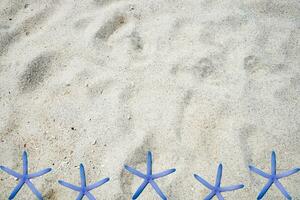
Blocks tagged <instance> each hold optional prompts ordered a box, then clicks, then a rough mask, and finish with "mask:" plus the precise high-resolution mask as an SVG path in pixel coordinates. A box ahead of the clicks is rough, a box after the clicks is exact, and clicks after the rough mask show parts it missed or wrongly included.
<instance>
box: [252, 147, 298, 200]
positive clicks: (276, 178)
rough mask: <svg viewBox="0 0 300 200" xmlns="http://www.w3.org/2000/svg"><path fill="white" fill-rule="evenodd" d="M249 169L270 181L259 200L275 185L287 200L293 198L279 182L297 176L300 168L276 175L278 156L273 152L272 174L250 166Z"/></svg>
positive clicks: (260, 194)
mask: <svg viewBox="0 0 300 200" xmlns="http://www.w3.org/2000/svg"><path fill="white" fill-rule="evenodd" d="M249 169H250V170H251V171H252V172H254V173H256V174H258V175H261V176H262V177H264V178H267V179H269V181H268V183H267V184H266V185H265V186H264V187H263V189H262V191H261V192H260V193H259V195H258V197H257V199H262V198H263V197H264V195H265V194H266V193H267V191H268V190H269V188H270V187H271V186H272V184H273V183H274V184H275V185H276V187H277V188H278V189H279V190H280V192H281V193H282V194H283V195H284V196H285V197H286V198H287V199H292V197H291V196H290V195H289V193H288V192H287V191H286V190H285V188H284V187H283V185H282V184H281V183H280V182H279V179H281V178H284V177H287V176H290V175H292V174H295V173H297V172H299V171H300V168H295V169H292V170H289V171H286V172H283V173H280V174H277V173H276V154H275V152H274V151H272V156H271V174H267V173H265V172H263V171H261V170H259V169H257V168H255V167H253V166H251V165H250V166H249Z"/></svg>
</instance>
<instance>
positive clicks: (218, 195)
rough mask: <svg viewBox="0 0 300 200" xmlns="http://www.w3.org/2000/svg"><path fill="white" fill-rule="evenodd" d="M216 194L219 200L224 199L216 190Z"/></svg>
mask: <svg viewBox="0 0 300 200" xmlns="http://www.w3.org/2000/svg"><path fill="white" fill-rule="evenodd" d="M216 195H217V197H218V199H219V200H224V197H223V196H222V195H221V193H220V192H217V193H216Z"/></svg>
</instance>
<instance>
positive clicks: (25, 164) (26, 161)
mask: <svg viewBox="0 0 300 200" xmlns="http://www.w3.org/2000/svg"><path fill="white" fill-rule="evenodd" d="M22 159H23V174H28V157H27V152H26V151H24V152H23V155H22Z"/></svg>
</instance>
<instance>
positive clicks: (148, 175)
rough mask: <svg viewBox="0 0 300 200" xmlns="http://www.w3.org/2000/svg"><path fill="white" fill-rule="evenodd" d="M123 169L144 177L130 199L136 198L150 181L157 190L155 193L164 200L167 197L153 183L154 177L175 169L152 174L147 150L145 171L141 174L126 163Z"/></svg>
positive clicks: (162, 175)
mask: <svg viewBox="0 0 300 200" xmlns="http://www.w3.org/2000/svg"><path fill="white" fill-rule="evenodd" d="M125 169H126V170H128V171H129V172H130V173H132V174H134V175H136V176H138V177H140V178H142V179H144V182H143V183H142V184H141V185H140V187H139V188H138V189H137V191H136V192H135V193H134V195H133V197H132V199H137V198H138V197H139V196H140V194H141V193H142V192H143V190H144V189H145V188H146V186H147V185H148V184H149V183H150V185H151V186H152V187H153V189H154V190H155V191H156V192H157V194H158V195H159V196H160V197H161V198H162V199H163V200H166V199H167V197H166V196H165V195H164V193H163V192H162V191H161V190H160V188H159V187H158V185H157V184H156V183H155V181H154V180H155V179H158V178H161V177H164V176H167V175H169V174H171V173H173V172H175V171H176V169H168V170H166V171H163V172H160V173H157V174H153V173H152V154H151V152H150V151H149V152H148V154H147V173H146V174H143V173H142V172H140V171H138V170H136V169H133V168H131V167H129V166H127V165H125Z"/></svg>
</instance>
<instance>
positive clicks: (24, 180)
mask: <svg viewBox="0 0 300 200" xmlns="http://www.w3.org/2000/svg"><path fill="white" fill-rule="evenodd" d="M22 159H23V174H20V173H18V172H15V171H13V170H11V169H9V168H7V167H4V166H0V169H1V170H3V171H5V172H6V173H8V174H10V175H12V176H14V177H15V178H17V179H18V180H19V183H18V184H17V186H16V187H15V188H14V190H13V191H12V193H11V194H10V196H9V197H8V199H9V200H11V199H14V198H15V196H16V195H17V193H18V192H19V191H20V189H21V188H22V187H23V185H24V184H26V185H27V186H28V187H29V188H30V190H31V191H32V192H33V193H34V194H35V195H36V197H37V198H38V199H39V200H42V199H43V196H42V194H41V193H40V192H39V191H38V190H37V189H36V187H35V186H34V185H33V183H32V182H31V181H30V179H33V178H37V177H39V176H42V175H44V174H47V173H48V172H50V171H51V168H47V169H43V170H41V171H39V172H36V173H32V174H29V173H28V158H27V153H26V151H24V152H23V156H22Z"/></svg>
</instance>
